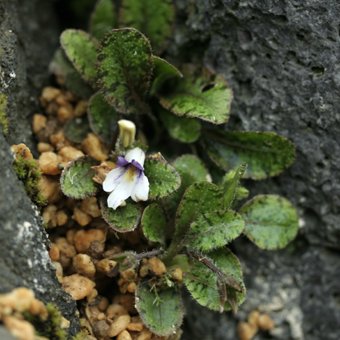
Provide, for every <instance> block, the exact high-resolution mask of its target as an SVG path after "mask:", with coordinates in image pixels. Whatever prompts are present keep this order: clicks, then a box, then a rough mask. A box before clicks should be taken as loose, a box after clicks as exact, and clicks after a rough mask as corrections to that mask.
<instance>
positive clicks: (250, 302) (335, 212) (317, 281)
mask: <svg viewBox="0 0 340 340" xmlns="http://www.w3.org/2000/svg"><path fill="white" fill-rule="evenodd" d="M176 3H177V8H178V11H179V16H178V21H179V24H178V28H177V29H176V32H177V33H176V35H175V44H173V45H172V46H171V49H170V51H169V52H170V54H171V55H172V56H173V57H175V58H177V57H178V56H181V58H182V59H183V60H184V61H191V60H193V61H202V62H203V63H204V64H205V65H206V66H208V67H211V68H213V69H215V70H216V71H217V72H219V73H222V74H224V76H225V77H226V79H227V80H228V81H229V83H230V85H231V87H232V88H233V90H234V97H235V100H234V103H233V106H232V114H233V118H232V119H231V121H230V124H229V127H231V128H236V129H243V130H259V131H264V130H270V131H276V132H278V133H280V134H282V135H284V136H287V137H289V138H290V139H292V140H293V141H294V143H295V144H296V147H297V160H296V162H295V164H294V165H293V166H292V168H291V169H289V170H288V171H286V172H285V173H284V174H282V175H281V176H279V177H277V178H274V179H271V180H267V181H264V182H257V183H250V182H249V183H247V185H249V187H250V188H251V193H252V194H256V193H278V194H281V195H284V196H286V197H288V198H289V199H290V200H291V201H292V202H294V203H295V204H296V205H297V207H298V209H299V214H300V217H301V220H300V224H301V229H300V233H299V235H300V236H299V238H298V239H297V240H296V241H295V242H294V243H293V245H292V246H291V247H290V248H288V249H287V250H284V251H280V252H271V253H269V252H264V251H259V250H256V249H255V248H254V247H253V246H252V245H250V243H249V242H247V241H245V242H243V241H242V242H238V243H237V244H236V246H235V249H234V251H235V252H236V253H237V254H238V255H239V257H240V258H241V260H242V263H243V264H244V266H245V278H246V281H247V286H248V298H247V300H246V302H245V304H244V305H243V306H242V307H241V308H240V311H239V313H238V314H237V316H236V319H241V320H244V319H245V318H246V314H247V313H248V312H249V311H251V310H252V309H254V308H260V309H263V310H268V311H270V314H271V315H272V316H273V318H274V319H275V322H276V325H277V327H276V329H275V330H274V331H273V332H272V334H270V337H272V338H277V339H308V340H309V339H313V340H314V339H338V338H339V336H340V331H339V330H338V329H336V327H332V325H336V324H339V322H340V304H339V291H340V290H339V285H338V275H339V269H340V268H339V263H340V261H339V260H340V258H339V250H340V223H339V222H340V158H339V155H340V114H339V110H338V108H339V107H340V97H339V95H338V92H339V86H340V76H339V71H340V68H339V62H338V60H339V56H340V37H339V16H340V4H339V2H338V1H336V0H329V1H318V0H306V1H302V2H301V1H294V0H281V1H250V0H210V1H207V0H198V1H194V2H193V1H189V0H178V1H176ZM194 306H196V305H194V304H193V303H190V304H189V307H188V313H187V321H188V322H187V323H186V332H185V339H186V338H187V339H189V338H199V339H214V340H217V339H235V336H236V335H235V321H233V319H232V317H231V316H230V315H222V316H220V315H219V314H215V313H208V312H206V311H204V310H202V309H201V308H198V307H194ZM275 306H276V307H275ZM276 308H277V310H276ZM203 313H204V314H203ZM202 315H204V317H202ZM262 338H266V335H265V334H260V335H258V336H257V339H262Z"/></svg>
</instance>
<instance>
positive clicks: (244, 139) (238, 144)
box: [204, 131, 295, 180]
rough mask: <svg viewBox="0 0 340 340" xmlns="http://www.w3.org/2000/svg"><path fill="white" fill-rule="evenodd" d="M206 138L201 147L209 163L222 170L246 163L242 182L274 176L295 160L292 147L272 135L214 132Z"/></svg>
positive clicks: (244, 132) (281, 138) (271, 133)
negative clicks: (204, 149)
mask: <svg viewBox="0 0 340 340" xmlns="http://www.w3.org/2000/svg"><path fill="white" fill-rule="evenodd" d="M206 137H207V138H205V142H204V144H205V147H206V151H207V154H208V156H209V157H210V158H211V160H212V161H213V162H214V163H215V164H216V165H217V166H219V167H220V168H222V169H223V170H229V169H231V168H235V167H238V166H239V165H241V164H242V163H246V164H247V170H246V172H245V174H244V178H251V179H255V180H259V179H264V178H267V177H270V176H276V175H278V174H280V173H281V172H282V171H283V170H284V169H286V168H288V167H289V166H290V165H291V164H292V163H293V161H294V159H295V148H294V144H293V143H292V142H290V141H289V140H288V139H286V138H284V137H282V136H279V135H277V134H276V133H274V132H253V131H250V132H248V131H235V132H231V131H220V132H217V131H215V132H214V133H209V134H208V135H207V136H206Z"/></svg>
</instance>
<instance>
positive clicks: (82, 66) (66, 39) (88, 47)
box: [60, 29, 97, 84]
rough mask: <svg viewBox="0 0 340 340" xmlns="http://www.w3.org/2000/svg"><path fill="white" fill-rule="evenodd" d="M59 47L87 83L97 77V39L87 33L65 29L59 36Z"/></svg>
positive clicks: (92, 81)
mask: <svg viewBox="0 0 340 340" xmlns="http://www.w3.org/2000/svg"><path fill="white" fill-rule="evenodd" d="M60 43H61V47H62V48H63V50H64V51H65V53H66V55H67V58H68V59H69V60H70V62H71V63H72V64H73V66H74V67H75V68H76V70H77V71H78V72H79V73H80V75H81V76H82V77H83V79H84V80H85V81H86V82H88V83H90V84H91V83H94V81H95V79H96V77H97V70H96V62H97V41H96V40H94V39H93V38H92V37H91V36H90V35H89V34H88V33H86V32H84V31H81V30H76V29H67V30H65V31H64V32H63V33H62V34H61V36H60Z"/></svg>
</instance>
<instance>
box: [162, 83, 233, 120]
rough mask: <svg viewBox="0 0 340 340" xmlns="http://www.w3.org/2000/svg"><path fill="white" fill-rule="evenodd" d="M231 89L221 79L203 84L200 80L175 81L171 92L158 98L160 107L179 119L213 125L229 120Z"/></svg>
mask: <svg viewBox="0 0 340 340" xmlns="http://www.w3.org/2000/svg"><path fill="white" fill-rule="evenodd" d="M232 97H233V96H232V92H231V89H230V88H229V87H228V86H227V84H226V82H225V81H224V80H222V79H221V78H216V80H215V82H214V83H213V84H208V86H207V84H205V83H204V80H203V79H202V78H197V79H196V80H195V81H194V80H193V79H190V78H186V79H181V80H178V81H177V85H176V86H175V87H174V89H173V91H171V92H169V93H168V94H162V95H161V96H160V103H161V105H162V106H163V107H164V108H166V109H168V110H169V111H171V112H173V113H174V114H176V115H178V116H180V117H189V118H199V119H202V120H204V121H207V122H210V123H213V124H223V123H226V122H227V121H228V119H229V113H230V106H231V101H232Z"/></svg>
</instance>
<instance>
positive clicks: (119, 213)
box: [100, 199, 142, 233]
mask: <svg viewBox="0 0 340 340" xmlns="http://www.w3.org/2000/svg"><path fill="white" fill-rule="evenodd" d="M100 208H101V212H102V215H103V218H104V220H105V222H106V223H107V224H108V225H109V226H110V228H112V229H113V230H115V231H118V232H120V233H126V232H128V231H132V230H135V229H136V228H137V227H138V224H139V222H140V219H141V216H142V209H141V207H140V206H139V205H138V204H137V203H135V202H130V201H127V202H126V205H125V206H121V207H118V208H117V209H116V210H113V209H112V208H109V207H108V206H107V202H106V199H101V200H100Z"/></svg>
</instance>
